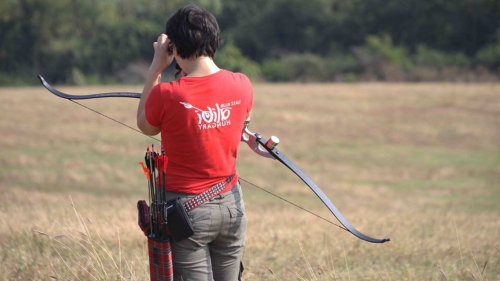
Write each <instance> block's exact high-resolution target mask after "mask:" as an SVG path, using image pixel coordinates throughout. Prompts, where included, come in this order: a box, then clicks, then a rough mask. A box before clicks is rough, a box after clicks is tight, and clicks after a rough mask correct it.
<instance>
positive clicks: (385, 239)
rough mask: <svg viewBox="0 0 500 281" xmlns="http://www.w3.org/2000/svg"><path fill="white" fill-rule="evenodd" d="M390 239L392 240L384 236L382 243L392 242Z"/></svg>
mask: <svg viewBox="0 0 500 281" xmlns="http://www.w3.org/2000/svg"><path fill="white" fill-rule="evenodd" d="M390 241H391V238H384V239H382V242H380V243H385V242H390Z"/></svg>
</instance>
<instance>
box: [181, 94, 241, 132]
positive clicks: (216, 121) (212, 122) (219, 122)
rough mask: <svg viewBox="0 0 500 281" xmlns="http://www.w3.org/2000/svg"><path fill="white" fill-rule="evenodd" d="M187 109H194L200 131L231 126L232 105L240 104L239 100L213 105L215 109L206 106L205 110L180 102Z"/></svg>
mask: <svg viewBox="0 0 500 281" xmlns="http://www.w3.org/2000/svg"><path fill="white" fill-rule="evenodd" d="M180 104H182V105H184V107H185V108H187V109H191V108H193V109H194V112H195V113H196V115H197V116H198V128H199V129H200V130H206V129H214V128H220V127H224V126H228V125H231V119H229V117H230V116H231V109H232V107H230V106H233V105H239V104H241V100H237V101H233V102H229V103H224V104H218V103H216V104H215V107H210V106H207V110H203V109H200V108H197V107H195V106H193V105H191V104H189V103H187V102H180Z"/></svg>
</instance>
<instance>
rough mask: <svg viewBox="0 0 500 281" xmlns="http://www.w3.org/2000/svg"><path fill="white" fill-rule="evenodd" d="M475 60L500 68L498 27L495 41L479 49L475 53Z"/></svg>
mask: <svg viewBox="0 0 500 281" xmlns="http://www.w3.org/2000/svg"><path fill="white" fill-rule="evenodd" d="M476 60H477V62H478V63H480V64H483V65H486V66H487V67H489V68H492V69H495V68H498V69H499V70H500V28H499V29H498V30H497V35H496V42H493V43H491V44H488V45H486V46H485V47H483V48H482V49H481V50H479V51H478V52H477V54H476Z"/></svg>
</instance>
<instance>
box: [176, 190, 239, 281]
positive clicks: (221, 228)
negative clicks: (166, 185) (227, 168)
mask: <svg viewBox="0 0 500 281" xmlns="http://www.w3.org/2000/svg"><path fill="white" fill-rule="evenodd" d="M194 196H195V195H192V194H184V193H175V192H167V200H170V199H173V198H175V197H180V198H181V202H182V203H183V202H185V201H187V200H189V199H191V198H193V197H194ZM188 215H189V217H190V219H191V222H192V223H193V228H194V234H193V236H191V237H189V238H187V239H184V240H182V241H180V242H174V241H172V258H173V262H174V280H176V281H177V280H183V281H186V280H188V281H205V280H207V281H211V280H215V281H235V280H238V278H239V274H240V263H241V258H242V256H243V248H244V246H245V231H246V225H247V221H246V216H245V205H244V202H243V197H242V193H241V186H240V184H239V182H237V183H236V184H235V185H234V186H233V188H232V189H231V190H230V191H228V192H226V193H224V194H221V195H217V196H216V197H215V198H213V199H212V200H210V201H209V202H207V203H205V204H203V205H201V206H199V207H198V208H196V209H194V210H192V211H191V212H189V213H188Z"/></svg>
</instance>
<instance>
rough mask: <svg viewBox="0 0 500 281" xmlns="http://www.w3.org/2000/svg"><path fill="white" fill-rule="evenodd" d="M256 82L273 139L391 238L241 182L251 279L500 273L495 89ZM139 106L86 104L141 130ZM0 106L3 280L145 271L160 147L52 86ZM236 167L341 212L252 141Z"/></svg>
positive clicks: (289, 194) (358, 219)
mask: <svg viewBox="0 0 500 281" xmlns="http://www.w3.org/2000/svg"><path fill="white" fill-rule="evenodd" d="M61 90H64V91H67V92H71V93H75V94H85V93H95V92H103V91H115V90H122V91H126V90H128V91H139V90H140V87H131V88H127V87H114V88H113V87H89V88H67V87H66V88H65V87H63V88H61ZM254 91H255V106H254V112H253V120H252V124H251V127H250V128H251V130H252V131H254V132H260V133H261V134H263V135H264V136H266V137H269V136H270V135H277V136H278V137H279V138H280V140H281V144H280V147H279V148H280V150H281V151H283V152H284V153H286V154H287V156H288V157H289V158H291V159H292V160H293V161H294V162H295V163H296V164H298V165H299V166H300V167H302V169H303V170H304V171H305V172H306V173H307V174H308V175H309V176H310V177H311V178H312V179H313V180H315V181H316V183H317V184H318V185H319V186H320V187H321V188H322V189H323V191H325V193H326V194H327V195H328V196H329V197H330V198H331V200H332V201H333V203H334V204H335V205H336V206H337V208H339V210H340V211H341V212H342V214H343V215H344V216H345V217H346V218H347V220H348V221H349V222H351V224H352V225H353V226H355V227H356V228H357V229H358V230H360V231H361V232H363V233H365V234H368V235H369V236H373V237H377V238H383V237H390V238H391V239H392V241H391V242H389V243H385V244H382V245H375V244H370V243H366V242H363V241H361V240H359V239H357V238H356V237H354V236H352V235H351V234H349V233H347V232H345V231H343V230H341V229H339V228H337V227H335V226H333V225H331V224H329V223H327V222H325V221H323V220H321V219H318V218H316V217H315V216H313V215H311V214H308V213H306V212H304V211H301V210H300V209H297V208H296V207H294V206H292V205H290V204H287V203H285V202H283V201H281V200H279V199H277V198H275V197H273V196H271V195H269V194H267V193H265V192H263V191H261V190H259V189H257V188H255V187H253V186H251V185H249V184H245V183H243V190H244V197H245V200H246V209H247V216H248V230H247V239H246V249H245V255H244V263H245V267H246V270H245V274H244V277H245V280H500V85H499V84H353V85H349V84H283V85H268V84H262V85H255V88H254ZM137 102H138V101H137V100H128V99H101V100H89V101H82V102H81V103H82V104H85V105H86V106H89V107H91V108H93V109H95V110H98V111H100V112H102V113H104V114H106V115H109V116H111V117H113V118H116V119H118V120H119V121H121V122H124V123H126V124H129V125H131V126H134V127H135V110H136V106H137ZM0 112H1V118H0V133H1V138H0V147H1V150H0V190H1V196H0V222H1V225H0V246H1V249H0V280H50V279H51V278H52V279H57V280H147V279H148V278H149V275H148V274H149V273H148V261H147V258H146V254H147V252H146V251H147V250H146V248H145V245H146V239H145V237H144V236H143V235H142V233H141V231H140V230H139V228H138V226H137V218H136V216H137V215H136V207H135V206H136V202H137V200H139V199H146V198H147V189H146V187H147V185H146V183H145V178H144V176H143V174H142V171H141V169H140V167H139V165H138V164H137V162H138V161H140V160H141V158H142V156H143V153H144V149H145V146H146V144H147V143H151V142H154V143H156V142H155V141H153V140H151V139H149V138H147V137H145V136H143V135H140V134H138V133H136V132H133V131H132V130H130V129H127V128H126V127H124V126H121V125H119V124H117V123H114V122H112V121H110V120H107V119H105V118H103V117H101V116H99V115H97V114H95V113H93V112H91V111H89V110H86V109H84V108H82V107H80V106H78V105H76V104H73V103H71V102H69V101H67V100H63V99H60V98H57V97H55V96H53V95H51V94H49V93H48V92H47V91H45V90H44V89H43V88H42V87H36V88H3V89H0ZM238 170H239V173H240V175H241V176H242V178H244V179H245V180H248V181H251V182H253V183H255V184H257V185H259V186H261V187H263V188H265V189H267V190H269V191H271V192H273V193H276V194H278V195H279V196H282V197H284V198H286V199H287V200H290V201H292V202H294V203H297V204H299V205H300V206H303V207H305V208H307V209H309V210H311V211H312V212H315V213H317V214H318V215H321V216H323V217H325V218H328V219H330V220H332V221H335V218H334V217H333V216H332V215H331V214H330V213H329V212H328V210H327V209H326V208H325V207H324V206H323V205H322V204H321V202H320V201H319V199H318V198H317V197H316V196H315V195H314V194H313V193H312V192H311V191H310V190H309V188H308V187H307V186H305V185H304V184H303V183H302V182H301V181H300V180H299V179H298V178H296V177H295V176H294V175H293V174H292V173H291V172H290V171H288V170H287V169H286V168H285V167H284V166H282V165H281V164H279V163H278V162H276V161H272V160H269V159H264V158H261V157H259V156H257V155H256V154H253V152H251V151H250V150H249V149H248V148H246V147H245V146H244V145H243V144H242V145H241V149H240V154H239V158H238ZM72 202H73V203H72Z"/></svg>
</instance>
